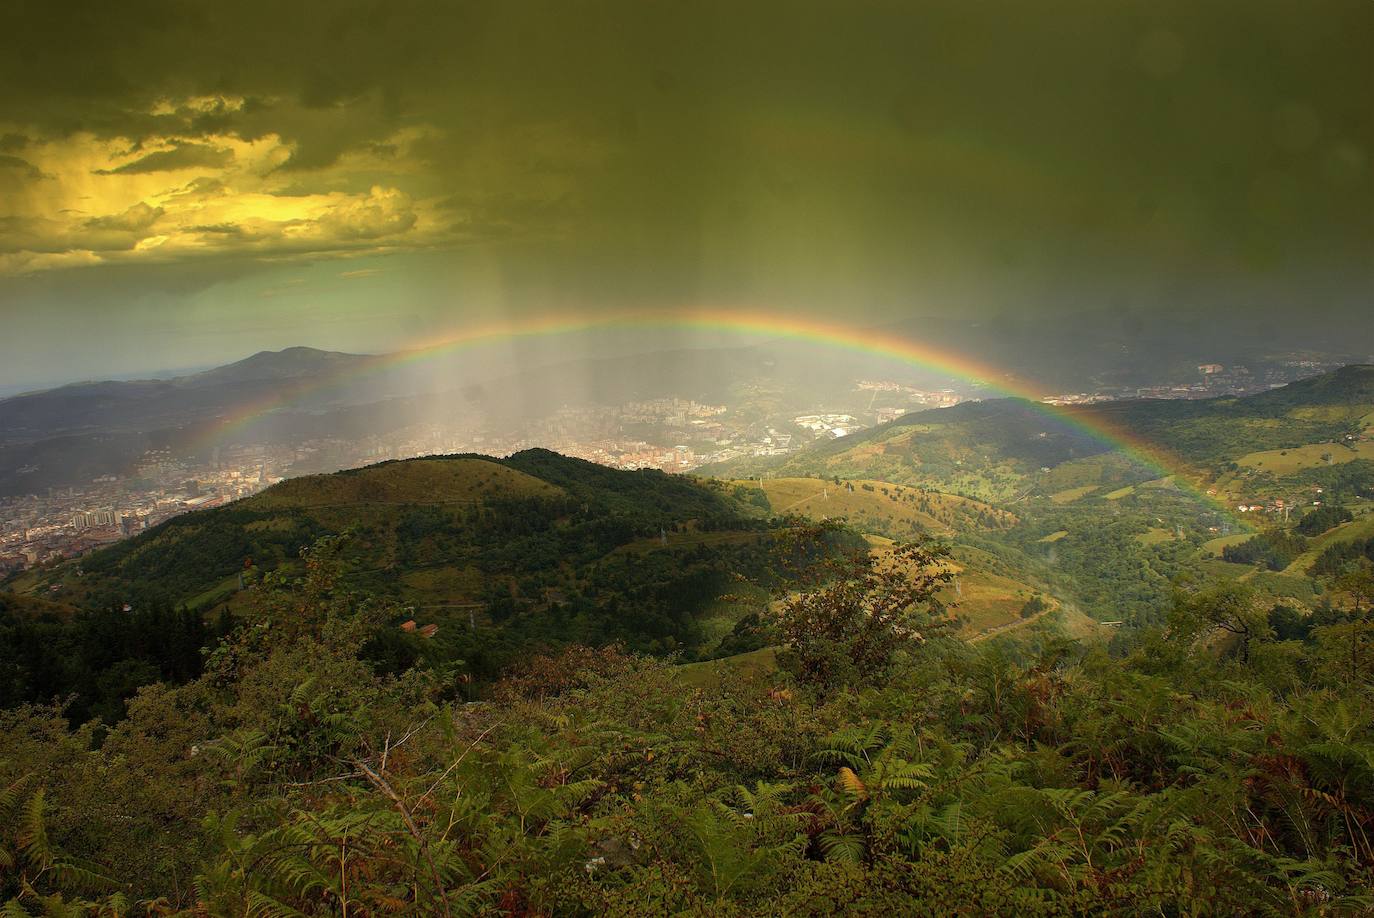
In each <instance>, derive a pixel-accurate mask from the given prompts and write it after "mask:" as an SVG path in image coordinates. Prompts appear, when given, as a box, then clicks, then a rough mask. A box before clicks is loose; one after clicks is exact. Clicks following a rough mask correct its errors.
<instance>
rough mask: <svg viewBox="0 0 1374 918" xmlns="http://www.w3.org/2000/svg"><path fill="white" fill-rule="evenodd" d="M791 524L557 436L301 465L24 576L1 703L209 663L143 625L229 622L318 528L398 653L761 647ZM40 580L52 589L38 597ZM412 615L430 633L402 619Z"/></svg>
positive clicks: (0, 637)
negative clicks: (323, 467)
mask: <svg viewBox="0 0 1374 918" xmlns="http://www.w3.org/2000/svg"><path fill="white" fill-rule="evenodd" d="M787 531H789V530H788V526H787V525H785V524H784V523H783V522H782V521H780V520H776V519H771V518H770V517H769V509H768V504H767V500H766V499H764V498H762V495H761V494H760V493H759V492H757V489H754V490H753V491H751V490H750V489H746V488H737V487H735V486H731V485H726V484H723V483H718V482H702V481H696V480H694V479H690V478H685V477H681V476H672V475H666V474H664V473H662V472H658V471H639V472H625V471H616V470H613V469H608V468H605V467H603V466H599V465H595V464H593V463H589V462H584V461H582V460H579V459H571V458H568V457H565V456H560V455H558V454H556V453H552V452H548V451H546V450H529V451H526V452H523V453H519V454H516V455H514V456H511V457H509V458H506V459H493V458H490V457H485V456H476V455H462V456H449V457H439V458H427V459H412V460H405V461H398V462H387V463H382V464H379V465H374V466H369V467H367V468H362V469H356V470H350V471H345V472H339V473H335V474H332V475H315V476H308V477H305V478H299V479H293V480H289V481H285V482H282V483H281V484H279V485H276V486H274V487H272V488H269V489H267V490H266V491H264V492H262V493H261V494H258V495H256V496H254V497H251V498H248V499H246V500H242V501H239V502H237V503H234V504H232V505H230V506H227V507H221V508H217V509H213V510H207V511H203V512H197V513H189V514H185V515H183V516H179V517H176V518H174V519H171V520H168V521H167V522H165V523H163V524H161V525H160V526H157V527H155V528H154V529H151V530H149V531H148V532H146V533H142V534H140V535H138V536H136V537H134V538H130V539H127V540H125V541H123V542H120V543H117V544H115V545H113V546H110V547H108V548H106V549H103V550H101V551H98V552H95V553H93V554H91V555H88V556H86V557H83V558H80V559H75V560H71V561H68V562H66V563H64V564H61V565H58V566H57V567H55V568H51V569H46V570H41V571H30V572H27V573H25V574H23V575H21V576H19V577H17V578H15V579H13V580H12V581H11V582H10V583H9V584H7V587H8V589H9V590H10V591H11V592H12V594H14V595H15V596H16V597H17V598H18V599H20V600H24V602H16V603H12V604H11V605H10V607H8V608H2V609H0V644H3V645H4V646H5V649H4V650H0V683H4V684H0V707H3V706H4V705H5V704H6V703H8V704H13V703H15V702H18V701H24V700H48V699H50V698H52V697H54V695H61V694H63V693H64V692H67V691H75V692H77V693H78V695H80V696H81V698H82V699H83V705H86V706H85V707H82V708H81V710H83V711H88V710H99V711H101V712H105V713H113V714H116V715H117V712H118V711H119V710H120V701H121V699H122V698H124V697H126V696H127V695H128V694H129V693H130V692H132V690H133V688H135V687H136V686H137V685H138V684H142V683H146V682H150V681H154V680H155V679H157V678H159V676H161V677H162V678H172V677H174V676H175V675H176V674H179V673H182V672H183V671H186V670H190V671H192V672H194V670H195V669H196V667H197V666H198V662H197V661H198V656H197V651H198V648H199V646H200V644H194V645H191V646H189V650H188V651H187V653H186V654H183V653H181V652H180V651H177V652H176V654H175V660H174V661H173V660H169V659H165V658H164V657H165V656H166V655H165V654H163V652H162V650H161V649H159V647H156V646H152V645H150V643H149V641H148V640H147V638H148V635H147V634H146V633H145V632H147V631H158V632H161V631H166V630H168V629H172V630H178V631H179V630H185V629H187V628H191V627H192V625H195V627H196V628H199V625H198V624H196V623H202V622H203V623H210V624H215V626H216V627H221V626H222V627H224V628H227V627H229V625H230V624H231V623H232V622H233V621H235V620H238V619H240V618H242V617H243V616H244V615H246V614H251V611H252V608H253V605H254V603H255V601H256V597H257V595H258V594H259V592H260V589H259V588H260V586H261V585H262V584H263V583H264V582H268V581H270V582H278V583H279V582H290V581H292V580H293V579H295V578H298V577H300V576H302V575H303V574H304V572H305V566H306V565H305V562H304V560H303V557H302V555H303V552H304V551H306V550H307V549H309V548H310V547H311V546H314V545H317V544H320V543H321V542H322V541H324V542H327V543H328V544H329V546H330V548H329V551H330V554H331V559H332V561H333V562H334V563H337V564H338V566H339V571H340V577H341V578H342V583H343V585H344V586H345V587H346V588H347V589H350V590H356V591H358V592H360V593H364V594H366V595H367V596H369V597H371V598H372V599H374V600H376V601H378V602H381V603H384V604H389V606H390V607H391V608H393V612H392V613H391V614H390V615H389V618H388V619H387V622H386V625H387V627H386V629H384V630H383V631H382V632H380V634H381V635H382V636H381V637H379V638H378V641H379V642H380V643H379V644H378V645H377V647H376V648H375V649H376V650H377V653H378V654H379V655H380V656H381V657H385V658H387V659H390V660H391V663H389V664H387V665H394V667H395V668H398V669H399V668H402V667H404V666H406V665H409V663H411V662H413V660H414V659H415V657H416V655H417V654H419V653H421V652H423V653H424V654H426V655H429V656H431V657H434V658H436V659H438V660H442V661H447V662H448V664H451V665H458V666H460V667H461V668H462V670H463V671H464V672H466V673H467V674H468V675H470V676H471V677H473V678H474V679H478V680H481V679H484V678H487V677H490V676H493V675H495V674H496V673H497V672H499V671H500V670H501V669H502V668H503V667H504V666H506V665H508V664H509V663H510V662H511V661H512V660H514V659H516V658H518V657H519V656H520V655H521V654H524V653H526V652H528V651H529V650H530V649H532V648H535V647H551V646H559V645H562V644H566V643H572V642H576V643H585V644H591V645H602V644H605V643H609V642H619V643H621V644H623V645H624V646H626V647H628V648H632V649H635V650H637V651H641V652H646V653H652V654H659V655H662V654H668V653H681V654H683V655H685V656H686V657H687V658H688V659H694V658H697V657H709V656H712V655H714V654H716V653H717V652H726V651H728V652H736V651H738V650H740V649H752V646H745V647H742V646H741V645H740V643H739V638H738V636H737V635H736V634H735V633H734V629H735V626H736V625H737V623H738V622H739V620H741V619H743V618H746V617H748V616H749V615H751V614H756V613H758V612H759V611H760V610H761V609H762V607H763V605H764V604H765V603H766V602H767V597H768V595H769V593H770V591H771V590H772V588H773V587H774V586H775V585H776V584H777V583H778V582H779V581H778V577H779V575H778V574H777V565H776V564H775V551H776V549H777V545H778V542H779V538H780V536H782V535H783V534H784V533H785V532H787ZM836 538H837V539H840V540H841V541H843V539H851V540H852V539H856V538H857V537H856V536H843V537H840V536H837V537H836ZM837 544H838V543H837ZM37 596H42V597H44V598H45V600H46V601H47V604H46V605H44V606H43V607H42V609H39V610H38V611H37V612H35V613H34V614H27V611H26V610H33V609H38V607H37V606H36V605H35V604H34V603H33V602H32V601H31V600H30V598H31V597H37ZM147 616H153V617H152V618H148V617H147ZM407 619H414V620H416V622H417V625H418V626H419V627H423V626H424V625H430V624H432V625H436V626H437V633H436V634H435V635H434V636H433V639H432V640H427V641H426V642H424V643H423V645H417V644H416V643H415V641H414V640H413V639H411V638H410V637H406V638H404V639H402V638H400V637H398V634H399V632H398V631H397V626H398V625H399V624H401V623H403V622H404V621H405V620H407ZM216 623H218V624H216ZM197 635H198V637H197V639H201V638H205V637H206V636H205V635H200V633H199V631H197ZM207 639H208V638H207ZM722 642H724V646H723V647H722ZM178 646H180V645H178ZM183 649H184V648H183ZM188 654H189V656H188ZM131 660H132V661H138V662H140V664H143V665H140V666H138V667H134V668H133V669H131V670H128V671H127V672H125V675H126V676H127V678H122V679H112V680H110V684H109V685H104V684H101V683H98V682H97V680H96V679H95V677H94V675H93V674H99V673H102V672H112V671H115V670H117V669H118V668H119V666H121V665H122V664H124V663H127V662H128V661H131ZM126 669H127V667H126ZM120 671H123V670H120ZM6 674H7V675H6ZM6 680H8V681H6Z"/></svg>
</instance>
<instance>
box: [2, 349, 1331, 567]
mask: <svg viewBox="0 0 1374 918" xmlns="http://www.w3.org/2000/svg"><path fill="white" fill-rule="evenodd" d="M1335 366H1336V364H1332V363H1326V362H1322V361H1315V360H1306V359H1293V360H1288V361H1283V362H1277V363H1273V364H1270V365H1267V366H1266V367H1265V368H1264V369H1263V370H1256V371H1253V372H1252V371H1251V370H1250V369H1247V368H1246V367H1243V366H1225V365H1222V364H1219V363H1208V364H1201V365H1199V366H1198V367H1197V370H1196V376H1195V377H1194V378H1192V379H1189V380H1186V381H1181V382H1171V383H1161V384H1159V385H1154V386H1144V387H1129V388H1122V387H1111V386H1103V387H1100V388H1097V389H1094V390H1093V391H1088V392H1067V393H1058V394H1054V395H1051V396H1046V397H1045V398H1044V399H1043V401H1045V402H1046V403H1049V404H1053V405H1075V404H1091V403H1094V402H1101V401H1110V400H1114V399H1124V398H1170V399H1175V398H1208V397H1213V396H1218V395H1246V394H1252V393H1255V392H1260V391H1263V390H1265V389H1270V388H1274V387H1277V386H1282V385H1285V384H1287V383H1289V382H1292V381H1294V380H1296V379H1300V378H1303V377H1305V376H1311V375H1314V374H1316V373H1320V372H1323V371H1325V370H1329V369H1333V368H1334V367H1335ZM978 397H981V394H980V393H979V392H977V391H976V390H971V389H967V388H966V389H963V390H959V389H955V388H942V389H921V388H917V387H913V386H910V385H907V384H905V383H902V382H897V381H892V380H884V379H862V380H857V381H856V382H855V383H854V386H853V389H852V391H851V392H850V394H849V396H848V397H847V398H845V399H843V404H835V405H824V406H815V407H814V408H812V409H810V410H807V411H804V412H796V411H785V410H779V409H778V407H777V406H776V405H775V404H774V400H772V399H770V393H767V392H764V391H760V390H755V389H750V388H749V387H743V388H742V389H741V391H740V392H739V394H738V398H737V404H735V405H722V404H703V403H700V402H696V401H693V400H692V399H687V398H659V399H651V400H646V401H635V402H627V403H625V404H621V405H616V406H594V407H575V408H574V407H564V408H560V409H558V410H556V411H554V412H553V413H552V414H549V415H547V416H545V417H542V418H538V419H533V420H530V421H527V422H525V423H523V424H519V425H515V426H512V425H511V422H510V420H509V419H505V420H503V421H502V422H500V423H499V424H498V423H495V422H487V423H475V424H466V425H462V426H455V427H454V428H452V429H449V428H446V427H444V426H441V425H422V426H419V427H415V428H410V429H407V430H405V431H402V432H401V433H399V434H391V435H387V436H384V437H364V438H359V439H347V440H345V439H334V438H324V439H313V440H305V441H302V442H299V443H294V444H290V445H279V444H237V443H228V444H224V445H222V446H220V447H218V448H216V449H215V450H214V451H213V452H212V453H211V455H210V456H209V457H208V458H206V457H199V458H190V457H184V456H176V455H173V454H171V453H170V452H168V451H166V450H158V451H150V452H148V453H147V454H145V455H144V456H143V458H142V460H141V461H140V462H139V463H138V464H137V466H136V467H134V468H132V469H130V470H129V471H128V473H127V474H125V475H122V476H105V477H102V478H98V479H95V480H93V481H91V482H90V483H89V484H88V485H86V486H83V487H71V488H61V489H50V490H49V491H47V492H46V493H43V494H30V495H24V496H20V497H10V498H0V576H3V575H4V574H6V573H9V572H12V571H16V570H22V569H25V568H28V567H32V566H35V565H40V564H44V563H48V562H52V561H55V560H59V559H62V558H70V557H75V556H79V555H82V554H84V553H86V552H89V551H91V550H93V549H96V548H100V547H102V546H104V545H108V544H110V543H111V542H115V541H118V540H120V539H123V538H126V537H128V536H131V535H135V534H137V533H139V532H142V531H143V530H145V529H148V528H150V527H152V526H156V525H157V524H158V523H161V522H162V521H164V520H166V519H169V518H171V517H173V516H176V515H178V514H182V513H187V512H191V511H194V510H201V509H206V508H210V507H217V506H221V505H223V504H227V503H229V502H231V501H234V500H238V499H240V498H243V497H247V496H250V495H252V494H256V493H257V492H259V491H261V490H263V489H264V488H267V487H269V486H270V485H272V484H274V483H276V482H278V481H281V480H283V479H285V478H291V477H296V476H299V475H306V474H313V473H318V472H332V471H337V470H339V469H345V468H355V467H358V466H363V465H369V464H372V463H376V462H381V461H384V460H389V459H409V458H414V457H417V456H427V455H445V454H454V453H469V452H472V453H483V454H487V455H493V456H505V455H509V454H511V453H514V452H518V451H520V450H523V449H529V448H533V447H544V448H547V449H552V450H556V451H558V452H560V453H564V454H566V455H570V456H575V457H578V458H581V459H586V460H588V461H591V462H597V463H600V464H602V465H607V466H610V467H612V468H617V469H646V468H652V469H661V470H663V471H667V472H690V471H692V470H693V469H697V468H700V467H701V466H704V465H709V464H712V463H717V462H724V461H728V460H732V459H739V458H745V457H759V456H764V457H766V456H781V455H785V454H787V453H790V452H793V451H795V450H798V449H801V448H803V447H805V446H807V445H809V444H811V443H814V442H816V441H818V440H824V439H836V438H840V437H846V436H850V435H852V434H853V433H855V432H857V431H861V430H864V429H866V428H869V427H872V426H874V425H877V424H882V423H886V422H889V421H892V420H894V419H896V418H898V417H901V416H902V415H903V414H905V413H907V412H910V411H919V410H925V409H928V408H947V407H951V406H953V405H957V404H959V403H960V402H961V401H965V400H968V399H972V398H978Z"/></svg>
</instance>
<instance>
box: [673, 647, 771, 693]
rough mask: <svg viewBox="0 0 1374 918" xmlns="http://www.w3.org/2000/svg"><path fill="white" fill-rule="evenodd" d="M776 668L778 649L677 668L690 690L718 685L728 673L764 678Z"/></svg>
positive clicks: (764, 648) (753, 651)
mask: <svg viewBox="0 0 1374 918" xmlns="http://www.w3.org/2000/svg"><path fill="white" fill-rule="evenodd" d="M777 668H778V648H776V647H763V648H761V649H759V650H752V651H750V652H749V653H740V654H736V655H735V656H733V657H721V658H720V659H719V660H706V661H704V662H701V663H684V664H682V665H681V666H679V667H678V669H677V671H678V674H679V675H681V677H682V681H683V683H684V684H686V685H687V686H689V687H690V688H710V687H712V686H715V685H719V684H720V680H721V678H722V677H723V676H724V675H725V674H726V673H730V672H735V673H739V674H740V675H742V676H746V677H748V676H764V675H767V674H768V673H771V672H774V671H775V670H777Z"/></svg>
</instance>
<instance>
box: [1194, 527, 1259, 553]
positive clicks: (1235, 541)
mask: <svg viewBox="0 0 1374 918" xmlns="http://www.w3.org/2000/svg"><path fill="white" fill-rule="evenodd" d="M1252 536H1254V533H1253V532H1236V533H1232V534H1231V535H1224V536H1219V537H1218V538H1215V539H1208V540H1207V541H1206V542H1203V543H1202V553H1203V554H1204V555H1210V556H1212V557H1215V558H1220V557H1221V550H1222V549H1223V548H1225V547H1226V546H1228V545H1239V544H1240V543H1241V542H1244V541H1246V540H1247V539H1249V538H1251V537H1252Z"/></svg>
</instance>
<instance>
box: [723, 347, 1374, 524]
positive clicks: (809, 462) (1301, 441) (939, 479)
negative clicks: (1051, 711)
mask: <svg viewBox="0 0 1374 918" xmlns="http://www.w3.org/2000/svg"><path fill="white" fill-rule="evenodd" d="M1372 419H1374V366H1367V365H1352V366H1347V367H1343V368H1342V369H1340V370H1337V371H1335V372H1332V373H1328V374H1323V375H1321V376H1317V377H1313V378H1311V379H1305V380H1301V381H1299V382H1296V383H1292V384H1290V385H1287V386H1284V387H1282V388H1279V389H1274V390H1272V391H1269V392H1265V393H1261V394H1259V395H1253V396H1248V397H1244V398H1234V397H1225V398H1212V399H1169V400H1161V399H1142V400H1127V401H1120V402H1101V403H1097V404H1093V405H1082V406H1073V407H1068V408H1062V409H1048V408H1044V407H1043V406H1038V405H1035V404H1033V403H1031V402H1027V401H1025V400H1022V399H994V400H989V401H983V402H966V403H964V404H962V405H957V406H955V407H953V408H939V409H932V410H928V411H917V412H912V413H909V414H906V415H903V416H902V417H900V418H898V419H896V420H894V421H891V422H889V423H887V424H883V425H880V426H878V427H874V428H872V429H870V430H865V431H860V432H858V433H855V434H852V435H850V436H848V437H844V438H841V439H839V440H832V441H828V442H825V443H821V444H817V445H815V446H812V447H809V448H807V449H804V450H802V451H800V452H798V453H794V454H792V455H789V456H784V457H779V458H776V459H748V460H739V461H736V462H731V463H727V464H724V465H722V466H721V467H719V468H711V469H709V471H711V472H713V473H715V474H720V475H729V476H733V477H745V476H756V475H760V474H768V475H776V476H799V475H800V476H807V475H809V476H815V477H830V476H832V475H838V476H840V477H843V478H877V479H882V480H884V481H889V482H893V483H896V484H907V485H920V486H925V487H929V488H932V489H935V490H939V491H945V492H949V493H955V494H964V495H966V496H969V497H974V498H978V499H981V500H988V501H992V502H997V501H1006V500H1011V499H1013V498H1015V497H1017V496H1019V495H1021V494H1022V493H1024V492H1025V491H1026V490H1027V489H1039V490H1042V491H1044V492H1045V493H1061V494H1062V492H1064V491H1069V490H1073V489H1076V488H1080V487H1085V486H1087V485H1088V484H1093V485H1095V486H1099V487H1101V486H1104V485H1107V484H1114V485H1116V486H1117V487H1121V486H1123V485H1125V484H1130V483H1133V480H1138V479H1140V478H1142V477H1154V476H1155V475H1157V474H1158V473H1157V472H1152V471H1150V470H1146V469H1142V468H1140V467H1137V466H1135V465H1134V464H1133V463H1131V462H1130V461H1129V460H1126V459H1124V458H1123V457H1121V456H1120V455H1119V454H1116V453H1114V452H1112V451H1111V447H1110V444H1109V443H1107V442H1104V441H1103V440H1101V439H1099V438H1098V437H1096V436H1094V435H1092V434H1091V433H1089V432H1088V431H1090V430H1092V429H1094V428H1097V427H1104V428H1107V429H1112V430H1116V431H1122V432H1129V434H1130V435H1132V436H1133V437H1138V438H1140V439H1142V440H1144V441H1146V442H1148V443H1153V444H1156V445H1157V446H1158V447H1160V448H1161V449H1162V450H1163V451H1165V452H1167V453H1168V454H1171V455H1174V456H1177V457H1179V459H1180V460H1182V462H1184V463H1185V464H1186V465H1188V466H1189V467H1190V471H1191V472H1192V473H1195V475H1196V476H1197V477H1198V479H1199V480H1202V479H1215V478H1218V477H1220V476H1222V475H1223V474H1224V473H1225V472H1226V471H1227V470H1228V469H1229V467H1230V466H1231V464H1233V463H1235V464H1239V465H1241V466H1250V467H1252V468H1253V467H1255V466H1256V465H1257V463H1258V462H1263V461H1264V456H1265V455H1266V451H1271V450H1272V451H1275V456H1276V457H1277V454H1278V452H1280V451H1284V450H1290V451H1301V452H1294V453H1293V454H1292V456H1293V458H1292V460H1290V461H1289V462H1287V463H1284V464H1279V465H1277V467H1276V468H1273V469H1270V471H1274V472H1276V473H1277V474H1283V473H1288V472H1296V471H1300V470H1304V469H1310V468H1313V466H1315V465H1319V464H1321V465H1329V464H1331V463H1332V462H1351V461H1355V460H1360V459H1368V455H1367V454H1368V450H1369V446H1368V444H1367V443H1364V442H1362V440H1361V438H1366V439H1367V437H1368V436H1369V431H1370V429H1371V421H1372ZM1309 453H1310V454H1312V457H1311V458H1312V459H1313V461H1307V458H1308V454H1309ZM1326 453H1331V454H1332V459H1331V460H1323V459H1321V458H1320V457H1322V456H1323V455H1325V454H1326ZM1300 457H1301V458H1302V461H1299V458H1300ZM1284 458H1287V455H1285V457H1284ZM1066 468H1070V469H1077V470H1078V471H1076V472H1074V473H1072V474H1067V473H1066V471H1064V470H1065V469H1066ZM1105 490H1111V489H1110V488H1107V489H1105Z"/></svg>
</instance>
